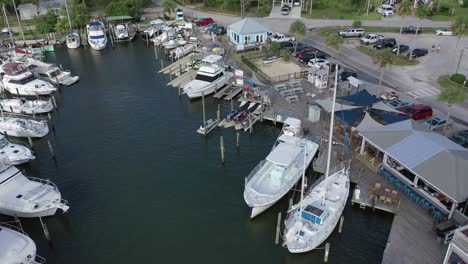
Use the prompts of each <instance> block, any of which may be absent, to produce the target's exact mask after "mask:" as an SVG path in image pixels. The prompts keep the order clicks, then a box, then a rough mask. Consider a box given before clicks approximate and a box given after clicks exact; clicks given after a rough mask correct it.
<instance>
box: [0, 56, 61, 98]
mask: <svg viewBox="0 0 468 264" xmlns="http://www.w3.org/2000/svg"><path fill="white" fill-rule="evenodd" d="M2 70H3V72H4V75H3V85H4V87H5V89H6V90H7V91H8V92H10V93H11V94H15V95H23V96H36V95H49V94H51V93H53V92H55V91H56V90H57V89H56V88H55V87H54V86H53V85H52V84H51V83H49V82H46V81H43V80H39V79H38V78H36V77H34V75H33V73H32V72H31V71H29V70H28V69H26V67H25V66H24V65H23V64H22V63H19V62H8V63H6V64H4V65H2Z"/></svg>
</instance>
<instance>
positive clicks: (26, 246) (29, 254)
mask: <svg viewBox="0 0 468 264" xmlns="http://www.w3.org/2000/svg"><path fill="white" fill-rule="evenodd" d="M36 254H37V253H36V244H35V243H34V241H33V240H32V239H31V238H30V237H29V236H28V235H27V234H26V233H24V232H23V230H21V229H19V228H17V227H14V226H11V225H6V224H0V263H2V264H42V263H44V262H45V258H43V257H41V256H39V255H36Z"/></svg>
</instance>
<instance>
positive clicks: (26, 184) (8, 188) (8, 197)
mask: <svg viewBox="0 0 468 264" xmlns="http://www.w3.org/2000/svg"><path fill="white" fill-rule="evenodd" d="M67 204H68V202H67V201H65V200H63V199H62V196H61V194H60V191H59V190H58V188H57V186H56V185H55V184H54V183H52V182H51V181H49V180H43V179H39V178H27V177H26V176H24V175H23V173H22V172H21V171H20V170H18V169H17V168H16V167H15V166H9V165H5V164H3V163H2V164H1V165H0V213H1V214H5V215H11V216H15V215H16V216H18V217H24V218H33V217H46V216H52V215H54V214H55V213H56V212H57V210H58V209H60V210H62V212H64V213H65V212H67V211H68V209H69V207H68V205H67Z"/></svg>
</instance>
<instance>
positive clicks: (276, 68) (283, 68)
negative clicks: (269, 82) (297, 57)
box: [254, 59, 301, 77]
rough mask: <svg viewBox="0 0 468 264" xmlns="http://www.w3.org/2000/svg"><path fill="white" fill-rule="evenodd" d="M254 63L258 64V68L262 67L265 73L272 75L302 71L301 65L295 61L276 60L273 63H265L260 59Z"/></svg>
mask: <svg viewBox="0 0 468 264" xmlns="http://www.w3.org/2000/svg"><path fill="white" fill-rule="evenodd" d="M254 63H255V65H257V67H258V68H260V69H261V70H262V71H263V72H264V73H266V74H268V76H270V77H275V76H279V75H285V74H290V73H295V72H300V71H301V67H299V66H298V65H297V64H296V63H294V62H293V61H276V62H273V63H267V64H264V63H263V62H262V60H261V59H258V60H255V61H254Z"/></svg>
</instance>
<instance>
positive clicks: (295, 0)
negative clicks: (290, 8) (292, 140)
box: [293, 0, 301, 6]
mask: <svg viewBox="0 0 468 264" xmlns="http://www.w3.org/2000/svg"><path fill="white" fill-rule="evenodd" d="M293 5H294V6H300V5H301V1H300V0H294V1H293Z"/></svg>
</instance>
